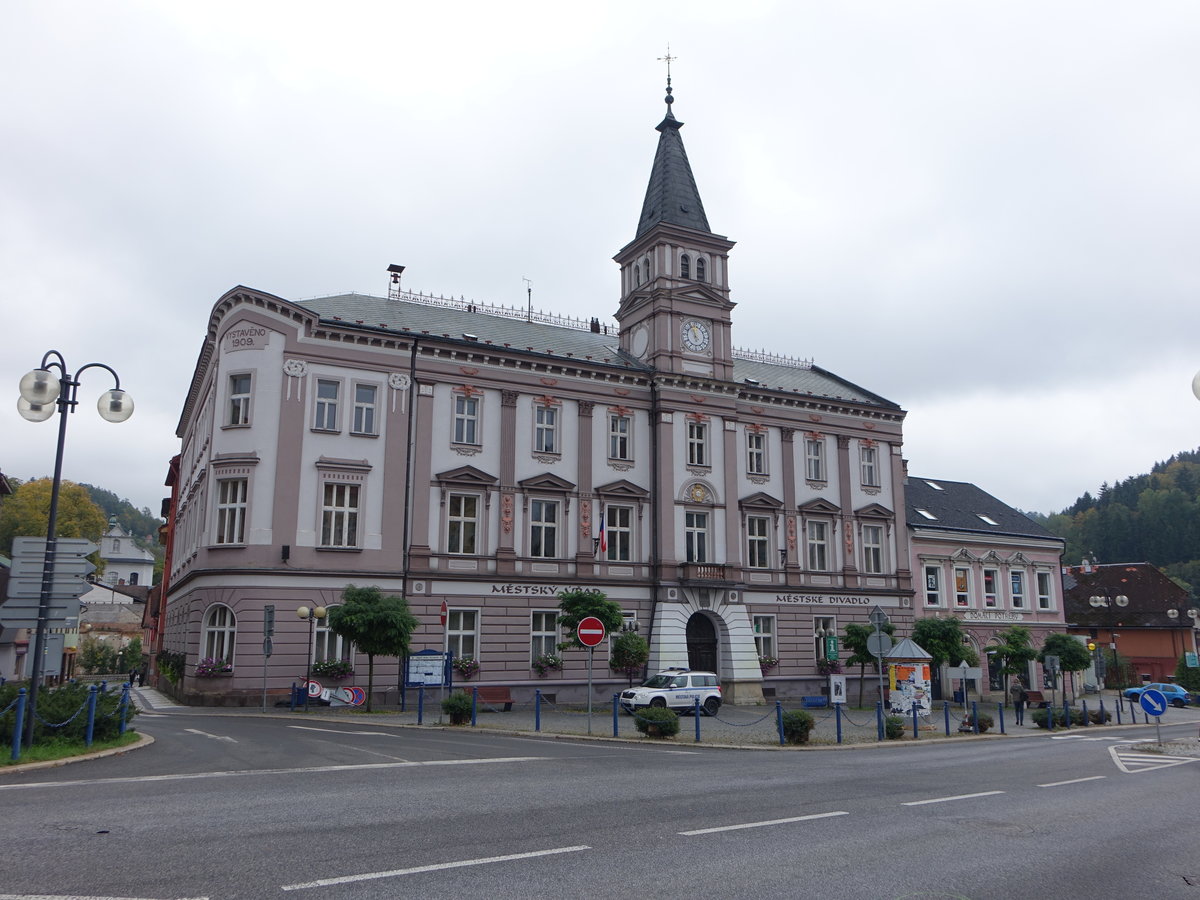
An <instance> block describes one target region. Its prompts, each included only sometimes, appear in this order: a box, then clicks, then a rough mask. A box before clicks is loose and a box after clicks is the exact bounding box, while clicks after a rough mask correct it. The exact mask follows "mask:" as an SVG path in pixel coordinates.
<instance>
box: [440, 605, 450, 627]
mask: <svg viewBox="0 0 1200 900" xmlns="http://www.w3.org/2000/svg"><path fill="white" fill-rule="evenodd" d="M448 612H449V610H448V608H447V607H446V601H445V600H443V601H442V613H441V616H442V624H443V625H445V624H446V614H447V613H448Z"/></svg>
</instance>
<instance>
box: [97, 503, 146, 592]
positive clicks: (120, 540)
mask: <svg viewBox="0 0 1200 900" xmlns="http://www.w3.org/2000/svg"><path fill="white" fill-rule="evenodd" d="M100 557H101V559H103V560H104V576H103V577H104V581H105V582H106V583H108V584H113V585H117V584H128V585H142V586H144V587H149V586H150V585H151V584H152V583H153V582H154V554H153V553H151V552H150V551H148V550H143V549H142V548H141V547H139V546H138V545H137V543H136V542H135V541H134V539H133V535H131V534H130V533H129V532H128V531H126V530H125V529H124V528H122V527H121V526H120V525H118V524H117V517H116V516H113V517H111V518H110V519H109V520H108V530H107V531H105V532H104V536H103V537H102V538H100Z"/></svg>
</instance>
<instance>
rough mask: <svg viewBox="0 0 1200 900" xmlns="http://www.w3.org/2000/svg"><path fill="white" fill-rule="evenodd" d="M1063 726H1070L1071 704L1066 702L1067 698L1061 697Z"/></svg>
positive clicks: (1068, 727)
mask: <svg viewBox="0 0 1200 900" xmlns="http://www.w3.org/2000/svg"><path fill="white" fill-rule="evenodd" d="M1063 720H1064V721H1063V726H1064V727H1065V728H1067V729H1070V727H1071V704H1069V703H1068V702H1067V698H1066V697H1063Z"/></svg>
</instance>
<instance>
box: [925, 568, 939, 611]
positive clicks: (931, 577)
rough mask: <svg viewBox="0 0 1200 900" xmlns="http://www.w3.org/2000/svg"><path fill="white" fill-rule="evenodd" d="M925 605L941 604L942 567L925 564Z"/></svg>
mask: <svg viewBox="0 0 1200 900" xmlns="http://www.w3.org/2000/svg"><path fill="white" fill-rule="evenodd" d="M925 605H926V606H941V605H942V567H941V566H930V565H926V566H925Z"/></svg>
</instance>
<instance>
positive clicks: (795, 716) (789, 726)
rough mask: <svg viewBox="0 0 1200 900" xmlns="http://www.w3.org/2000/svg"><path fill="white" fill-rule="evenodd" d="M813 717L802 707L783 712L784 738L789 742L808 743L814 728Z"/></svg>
mask: <svg viewBox="0 0 1200 900" xmlns="http://www.w3.org/2000/svg"><path fill="white" fill-rule="evenodd" d="M813 724H814V723H813V717H812V716H811V715H810V714H809V713H807V712H805V711H804V710H802V709H794V710H791V711H790V712H785V713H784V714H783V738H784V740H786V741H787V742H788V743H789V744H807V743H808V733H809V732H810V731H812V729H813Z"/></svg>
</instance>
